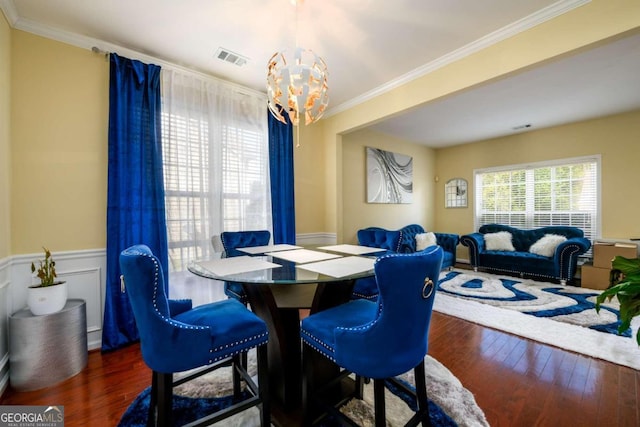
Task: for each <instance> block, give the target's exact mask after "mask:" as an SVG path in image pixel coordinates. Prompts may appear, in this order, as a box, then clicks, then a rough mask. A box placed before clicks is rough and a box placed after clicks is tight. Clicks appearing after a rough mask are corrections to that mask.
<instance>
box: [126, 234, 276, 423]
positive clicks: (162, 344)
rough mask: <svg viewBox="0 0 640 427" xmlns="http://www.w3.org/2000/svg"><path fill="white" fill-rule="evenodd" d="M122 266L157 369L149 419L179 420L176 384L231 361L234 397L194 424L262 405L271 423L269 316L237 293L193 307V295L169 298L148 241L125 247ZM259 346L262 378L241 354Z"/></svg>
mask: <svg viewBox="0 0 640 427" xmlns="http://www.w3.org/2000/svg"><path fill="white" fill-rule="evenodd" d="M120 267H121V269H122V273H123V274H122V280H123V283H124V289H125V292H126V293H127V295H128V297H129V301H130V302H131V308H132V310H133V315H134V318H135V321H136V325H137V327H138V332H139V335H140V348H141V350H142V358H143V360H144V362H145V364H146V365H147V366H148V367H149V368H150V369H151V370H152V381H151V398H150V404H149V416H148V420H147V425H148V426H151V425H157V426H172V425H173V421H172V406H173V405H172V401H173V387H175V386H177V385H179V384H182V383H184V382H187V381H189V380H192V379H194V378H196V377H198V376H200V375H203V374H205V373H208V372H211V371H213V370H215V369H218V368H221V367H228V366H231V368H232V369H231V371H232V373H231V374H230V375H232V378H233V394H234V400H233V401H234V403H233V404H232V405H231V406H230V407H227V408H226V409H223V410H221V411H218V412H215V413H214V414H210V415H207V416H206V417H204V418H201V419H199V420H197V421H196V422H195V424H194V425H208V424H211V423H213V422H217V421H219V420H221V419H224V418H227V417H229V416H231V415H234V414H236V413H238V412H241V411H243V410H245V409H248V408H250V407H253V406H259V408H260V412H261V416H260V422H261V425H262V426H269V425H270V417H271V415H270V405H269V398H268V367H267V358H268V356H267V345H266V344H267V341H268V339H269V335H268V332H267V326H266V324H265V322H264V321H262V320H261V319H260V318H259V317H257V316H256V315H255V314H253V313H252V312H251V311H249V310H248V309H247V308H246V307H245V306H243V305H242V304H241V303H240V302H238V301H236V300H233V299H228V300H224V301H218V302H214V303H209V304H204V305H201V306H198V307H192V303H191V300H170V299H168V298H167V288H166V285H165V279H164V273H163V271H162V268H161V267H160V264H159V262H158V259H157V258H156V257H155V256H154V255H153V253H152V252H151V250H150V249H149V248H148V247H147V246H145V245H136V246H132V247H130V248H128V249H126V250H124V251H122V252H121V254H120ZM253 348H256V354H257V364H258V382H257V384H256V382H255V381H254V380H253V379H252V378H251V376H250V375H249V374H248V373H247V372H246V370H245V368H244V366H243V365H242V363H241V355H246V353H247V352H248V351H249V350H250V349H253ZM187 370H190V371H191V370H193V371H191V372H189V373H188V375H185V376H184V377H182V378H180V379H177V380H175V381H174V376H173V374H174V373H177V372H182V371H187ZM242 380H244V382H245V384H246V391H245V392H243V391H242V388H241V386H242V382H241V381H242ZM190 425H191V424H190Z"/></svg>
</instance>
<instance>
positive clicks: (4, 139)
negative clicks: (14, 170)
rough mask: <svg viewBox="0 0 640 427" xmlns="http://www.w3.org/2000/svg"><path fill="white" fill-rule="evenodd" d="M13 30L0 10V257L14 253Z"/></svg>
mask: <svg viewBox="0 0 640 427" xmlns="http://www.w3.org/2000/svg"><path fill="white" fill-rule="evenodd" d="M10 68H11V29H10V27H9V24H8V23H7V21H6V19H5V17H4V15H3V14H2V13H0V259H2V258H6V257H8V256H9V255H10V254H11V244H10V241H11V240H10V239H11V218H10V215H9V202H10V197H11V187H10V185H11V184H10V181H9V176H10V173H11V159H10V156H11V114H10V111H11V110H10V102H11V80H10V79H11V73H10Z"/></svg>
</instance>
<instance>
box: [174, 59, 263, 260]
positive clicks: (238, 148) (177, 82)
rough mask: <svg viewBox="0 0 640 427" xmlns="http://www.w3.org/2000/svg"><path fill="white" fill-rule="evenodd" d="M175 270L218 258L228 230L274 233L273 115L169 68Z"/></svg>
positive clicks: (247, 97)
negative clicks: (217, 239)
mask: <svg viewBox="0 0 640 427" xmlns="http://www.w3.org/2000/svg"><path fill="white" fill-rule="evenodd" d="M162 105H163V109H162V151H163V169H164V182H165V209H166V216H167V233H168V244H169V268H170V272H180V271H184V270H185V269H186V268H187V266H188V263H189V262H190V261H193V260H197V259H206V258H211V257H212V256H213V246H212V243H211V238H212V236H214V235H216V234H217V235H219V234H220V233H221V232H222V231H241V230H255V229H265V230H271V198H270V188H269V150H268V136H267V125H266V122H267V109H266V108H265V99H264V96H263V95H260V96H253V95H251V94H247V93H245V92H242V91H239V90H237V89H234V88H230V87H228V86H225V85H223V84H221V83H215V82H214V83H212V82H209V81H206V80H202V79H200V78H197V77H192V76H186V75H183V74H180V73H178V72H175V71H167V70H163V99H162Z"/></svg>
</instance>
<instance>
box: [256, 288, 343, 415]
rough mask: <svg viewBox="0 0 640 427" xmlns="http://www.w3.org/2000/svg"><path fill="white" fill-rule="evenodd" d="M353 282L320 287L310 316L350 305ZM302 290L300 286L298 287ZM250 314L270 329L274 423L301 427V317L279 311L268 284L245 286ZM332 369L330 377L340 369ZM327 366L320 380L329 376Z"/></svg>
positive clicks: (292, 310)
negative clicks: (253, 314) (260, 319)
mask: <svg viewBox="0 0 640 427" xmlns="http://www.w3.org/2000/svg"><path fill="white" fill-rule="evenodd" d="M353 284H354V281H353V280H344V281H336V282H330V283H318V285H317V289H316V292H315V296H314V299H313V303H312V305H311V313H312V314H313V313H315V312H318V311H321V310H325V309H327V308H330V307H334V306H336V305H339V304H342V303H344V302H347V301H349V300H350V299H351V293H352V292H353ZM295 286H300V285H295ZM244 289H245V292H246V293H247V296H248V299H249V305H250V306H251V310H252V311H253V312H254V313H256V314H257V315H258V316H260V317H261V318H262V319H263V320H264V321H265V322H266V323H267V326H268V328H269V343H268V344H267V346H268V348H269V388H270V396H271V406H272V420H273V421H274V424H276V425H279V426H291V425H299V423H300V422H301V419H302V415H303V414H302V407H303V402H302V396H303V390H302V342H301V340H300V316H299V311H298V309H297V308H292V307H278V306H277V304H276V300H275V298H274V296H273V293H272V290H271V287H270V286H269V285H265V284H247V283H245V284H244ZM333 366H334V369H330V371H331V372H330V374H331V375H329V376H330V377H332V376H333V375H335V374H336V372H337V369H338V368H337V366H335V365H333ZM319 368H320V367H319ZM326 369H327V368H326V366H322V368H320V371H321V372H318V374H317V377H318V378H320V381H319V382H320V383H322V380H321V379H322V378H323V377H325V376H326V374H327V373H329V372H326Z"/></svg>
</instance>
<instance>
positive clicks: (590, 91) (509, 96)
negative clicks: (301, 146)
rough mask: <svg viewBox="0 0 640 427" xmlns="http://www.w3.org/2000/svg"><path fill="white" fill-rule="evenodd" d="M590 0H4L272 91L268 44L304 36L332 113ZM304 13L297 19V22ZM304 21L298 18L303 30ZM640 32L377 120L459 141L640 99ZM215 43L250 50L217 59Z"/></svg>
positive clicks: (108, 45)
mask: <svg viewBox="0 0 640 427" xmlns="http://www.w3.org/2000/svg"><path fill="white" fill-rule="evenodd" d="M585 2H588V0H560V1H558V0H483V1H478V0H394V1H382V0H306V1H305V2H304V3H303V4H302V5H301V6H298V12H297V15H298V18H297V20H296V8H295V7H293V6H292V5H291V3H290V0H215V1H214V0H180V1H176V0H135V1H132V0H109V1H104V0H83V1H78V0H47V1H43V0H0V7H2V10H3V11H4V13H5V15H6V16H7V18H8V20H9V22H10V23H11V24H12V26H14V27H15V28H18V29H23V30H26V31H31V32H34V33H36V34H40V35H44V36H47V37H51V38H54V39H58V40H61V41H65V42H68V43H72V44H75V45H78V46H82V47H86V48H91V47H92V46H97V47H99V48H101V49H104V50H111V51H115V52H117V53H121V54H124V55H125V56H126V55H130V53H131V52H135V53H139V54H141V55H142V56H146V57H151V58H156V59H157V60H158V61H159V62H165V63H169V64H175V65H180V66H184V67H187V68H190V69H193V70H197V71H200V72H203V73H206V74H210V75H213V76H216V77H220V78H223V79H225V80H229V81H232V82H236V83H238V84H241V85H243V86H247V87H250V88H253V89H255V90H258V91H261V92H265V90H264V85H265V81H266V64H267V61H268V59H269V58H270V57H271V55H272V54H273V53H274V52H276V51H278V50H282V49H285V48H290V47H293V46H294V45H295V43H296V41H295V40H296V38H297V40H298V45H299V46H303V47H305V48H308V49H312V50H314V51H315V52H316V53H317V54H318V55H320V56H322V57H323V59H324V60H325V62H326V63H327V66H328V69H329V87H330V98H331V100H330V106H329V110H328V113H327V115H331V114H335V113H336V112H338V111H341V110H344V109H346V108H348V107H350V106H352V105H356V104H357V103H359V102H362V101H364V100H366V99H368V98H371V97H373V96H375V95H376V94H379V93H382V92H384V91H386V90H389V89H391V88H393V87H395V86H397V85H399V84H401V83H403V82H406V81H409V80H411V79H413V78H416V77H419V76H420V75H423V74H425V73H426V72H429V71H430V70H432V69H434V68H436V67H438V66H442V65H444V64H446V63H447V62H450V61H453V60H455V59H457V58H459V57H462V56H464V55H466V54H469V53H472V52H473V51H475V50H478V49H481V48H483V47H485V46H487V45H489V44H491V43H494V42H496V41H499V40H500V39H502V38H505V37H508V36H510V35H513V34H515V33H517V32H519V31H522V30H526V29H527V28H530V27H531V26H533V25H536V24H538V23H540V22H543V21H544V20H547V19H552V18H553V17H554V16H556V15H558V14H560V13H563V12H564V11H566V10H569V9H571V8H573V7H579V6H580V5H581V4H583V3H585ZM296 22H297V25H296ZM296 27H297V29H296ZM639 46H640V36H636V37H634V38H629V39H627V40H622V41H618V42H615V43H612V44H610V45H609V46H607V47H601V48H598V49H594V50H592V51H589V52H585V53H584V54H581V55H576V56H573V57H571V58H567V59H564V60H562V61H559V62H556V63H552V64H547V65H545V66H544V67H541V68H538V69H534V70H531V71H528V72H526V73H522V74H520V75H517V76H513V77H510V78H507V79H502V80H501V81H499V82H495V83H490V84H486V85H483V86H482V87H479V88H476V89H474V90H470V91H467V92H465V93H462V94H459V95H456V96H453V97H449V98H446V99H444V100H442V101H438V102H433V103H431V104H429V105H427V106H425V107H423V108H420V109H417V110H414V111H412V112H411V113H408V114H404V115H402V116H398V117H394V118H391V119H388V120H386V121H384V122H380V123H378V124H376V125H374V126H373V127H374V128H375V129H378V130H379V131H381V132H386V133H390V134H393V135H395V136H397V137H400V138H405V139H409V140H412V141H415V142H419V143H423V144H425V145H429V146H433V147H439V146H445V145H452V144H460V143H465V142H470V141H473V140H479V139H483V138H488V137H495V136H500V135H506V134H509V133H513V132H515V131H514V130H512V128H513V127H514V126H518V125H523V124H526V123H531V124H532V127H531V129H536V128H540V127H546V126H552V125H556V124H561V123H567V122H570V121H576V120H583V119H586V118H591V117H596V116H601V115H607V114H613V113H618V112H622V111H629V110H633V109H637V108H640V84H638V77H637V76H638V75H639V74H640V73H639V72H638V71H639V70H640V47H639ZM219 47H223V48H226V49H228V50H231V51H233V52H235V53H238V54H240V55H243V56H245V57H247V58H248V62H247V64H246V65H245V66H243V67H237V66H235V65H232V64H229V63H226V62H223V61H220V60H218V59H216V58H215V55H214V54H215V52H216V50H217V49H218V48H219Z"/></svg>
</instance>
